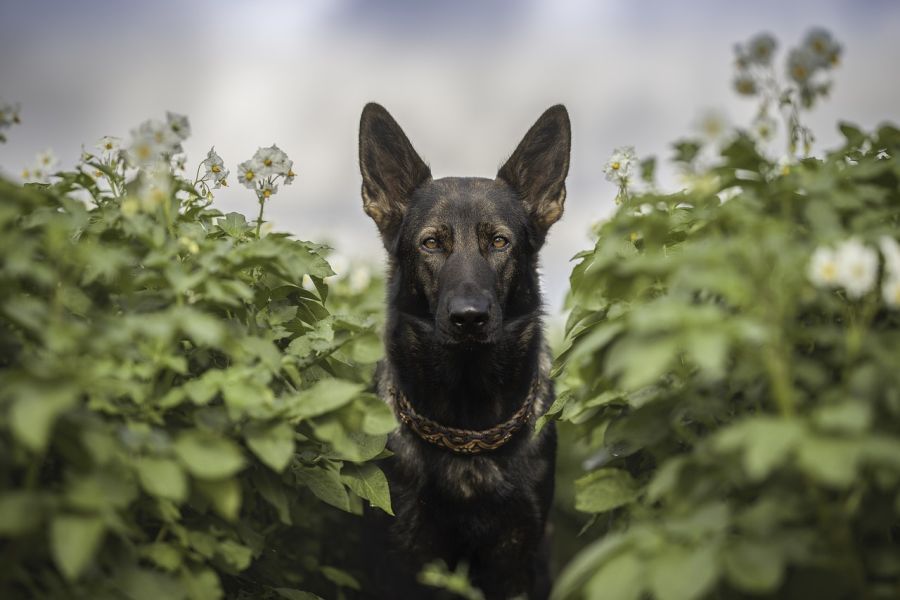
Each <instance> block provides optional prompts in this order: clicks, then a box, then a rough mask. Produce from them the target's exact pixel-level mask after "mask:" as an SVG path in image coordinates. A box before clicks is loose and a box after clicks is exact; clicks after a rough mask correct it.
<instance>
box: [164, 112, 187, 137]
mask: <svg viewBox="0 0 900 600" xmlns="http://www.w3.org/2000/svg"><path fill="white" fill-rule="evenodd" d="M166 124H167V125H168V126H169V129H171V130H172V132H173V133H174V134H175V135H176V136H178V139H179V140H186V139H188V138H189V137H191V124H190V122H189V121H188V118H187V117H186V116H184V115H179V114H177V113H173V112H166Z"/></svg>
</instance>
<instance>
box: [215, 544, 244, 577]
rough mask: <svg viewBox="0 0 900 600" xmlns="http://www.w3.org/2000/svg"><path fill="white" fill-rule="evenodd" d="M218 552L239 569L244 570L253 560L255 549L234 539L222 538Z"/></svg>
mask: <svg viewBox="0 0 900 600" xmlns="http://www.w3.org/2000/svg"><path fill="white" fill-rule="evenodd" d="M216 553H217V554H218V555H219V556H221V557H222V559H223V560H224V561H225V562H226V563H228V564H229V565H231V566H232V567H234V568H235V569H237V570H238V571H243V570H244V569H246V568H247V567H249V566H250V561H252V560H253V551H252V550H250V548H248V547H247V546H244V545H243V544H239V543H237V542H235V541H233V540H222V541H221V542H219V546H218V548H217V550H216Z"/></svg>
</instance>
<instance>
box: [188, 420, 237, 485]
mask: <svg viewBox="0 0 900 600" xmlns="http://www.w3.org/2000/svg"><path fill="white" fill-rule="evenodd" d="M174 449H175V454H176V455H177V456H178V458H179V459H180V460H181V462H182V464H183V465H184V466H185V468H187V470H188V471H189V472H190V473H191V474H192V475H194V476H195V477H200V478H202V479H223V478H225V477H230V476H231V475H234V474H235V473H237V472H238V471H240V470H241V469H242V468H243V467H244V456H243V454H242V453H241V449H240V447H238V445H237V444H235V443H234V442H232V441H231V440H230V439H228V438H225V437H222V436H220V435H216V434H214V433H211V432H206V431H194V430H191V431H186V432H184V433H182V434H181V435H179V436H178V438H177V439H176V440H175V446H174Z"/></svg>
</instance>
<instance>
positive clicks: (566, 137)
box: [359, 104, 571, 345]
mask: <svg viewBox="0 0 900 600" xmlns="http://www.w3.org/2000/svg"><path fill="white" fill-rule="evenodd" d="M570 140H571V132H570V127H569V116H568V113H567V112H566V109H565V108H564V107H563V106H561V105H557V106H554V107H552V108H550V109H548V110H547V111H546V112H545V113H544V114H543V115H541V117H540V118H539V119H538V120H537V122H535V124H534V125H533V126H532V127H531V129H529V130H528V133H527V134H525V137H524V138H523V139H522V141H521V142H520V143H519V146H518V147H517V148H516V150H515V152H513V154H512V156H511V157H510V158H509V160H508V161H506V164H504V165H503V166H502V167H501V168H500V171H499V172H498V173H497V177H496V178H495V179H484V178H476V177H447V178H444V179H437V180H435V179H432V177H431V171H430V169H429V168H428V165H426V164H425V162H424V161H423V160H422V159H421V158H420V157H419V155H418V154H417V153H416V151H415V150H414V149H413V147H412V144H410V142H409V139H408V138H407V137H406V135H405V134H404V133H403V130H402V129H400V126H399V125H398V124H397V122H396V121H395V120H394V119H393V118H392V117H391V115H390V114H389V113H388V112H387V111H386V110H385V109H384V108H383V107H382V106H380V105H378V104H368V105H366V107H365V108H364V109H363V112H362V119H361V121H360V128H359V163H360V169H361V171H362V179H363V184H362V198H363V208H364V209H365V211H366V213H367V214H368V215H369V216H370V217H372V219H373V220H374V221H375V223H376V225H378V229H379V231H380V233H381V238H382V240H383V242H384V245H385V248H387V250H388V253H389V254H390V256H391V262H392V266H393V270H392V274H391V278H392V281H391V285H392V295H393V297H392V300H393V301H394V303H395V306H396V307H397V309H398V310H399V311H401V312H403V313H404V314H406V315H408V316H410V317H412V318H416V319H418V320H419V321H420V322H422V323H425V324H427V325H428V326H429V327H433V329H434V332H435V333H436V335H437V338H438V339H439V340H440V341H441V343H443V344H455V345H458V344H471V343H479V344H488V343H492V342H494V341H496V340H497V338H498V336H499V335H500V333H501V332H502V330H503V327H504V324H505V323H507V322H509V321H510V320H513V319H516V318H520V317H523V316H527V315H532V314H533V313H534V312H535V311H537V310H539V308H540V294H539V288H538V281H537V270H536V269H537V253H538V250H540V248H541V246H542V245H543V243H544V239H545V237H546V235H547V231H548V229H549V228H550V226H551V225H552V224H553V223H555V222H556V221H557V220H558V219H559V218H560V216H561V215H562V212H563V204H564V202H565V198H566V188H565V179H566V174H567V173H568V170H569V147H570V143H571V142H570Z"/></svg>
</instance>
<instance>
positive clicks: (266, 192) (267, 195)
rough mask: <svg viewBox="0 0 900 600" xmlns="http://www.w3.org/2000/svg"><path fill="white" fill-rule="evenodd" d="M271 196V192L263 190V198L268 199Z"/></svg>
mask: <svg viewBox="0 0 900 600" xmlns="http://www.w3.org/2000/svg"><path fill="white" fill-rule="evenodd" d="M271 195H272V190H263V196H264V197H266V198H268V197H269V196H271Z"/></svg>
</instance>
